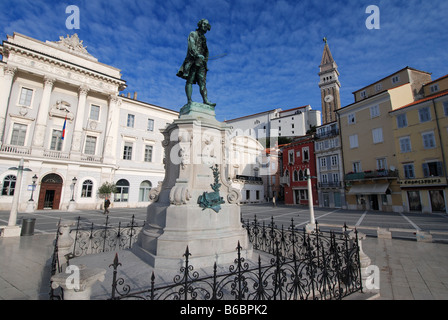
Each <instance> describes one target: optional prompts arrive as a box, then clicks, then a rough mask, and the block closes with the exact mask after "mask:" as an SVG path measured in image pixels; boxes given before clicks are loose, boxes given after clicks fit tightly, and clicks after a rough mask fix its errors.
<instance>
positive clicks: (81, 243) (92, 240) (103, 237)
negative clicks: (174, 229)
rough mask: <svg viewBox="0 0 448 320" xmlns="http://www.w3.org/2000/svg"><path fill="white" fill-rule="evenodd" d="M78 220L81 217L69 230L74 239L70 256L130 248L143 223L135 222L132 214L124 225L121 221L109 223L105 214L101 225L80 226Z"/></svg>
mask: <svg viewBox="0 0 448 320" xmlns="http://www.w3.org/2000/svg"><path fill="white" fill-rule="evenodd" d="M80 222H81V217H78V219H77V223H76V228H75V229H73V230H70V233H71V234H73V235H74V240H75V242H74V245H73V254H72V257H80V256H83V255H87V254H95V253H102V252H109V251H117V250H123V249H128V248H131V247H132V245H133V244H134V243H135V242H136V241H137V236H136V235H137V234H138V233H139V232H140V231H141V229H142V228H143V226H144V224H145V223H143V224H140V225H139V224H138V223H136V222H135V217H134V215H133V216H132V218H131V222H130V223H128V224H127V225H126V226H124V227H123V226H122V225H121V222H119V223H118V226H112V225H110V224H109V216H106V220H105V223H104V225H102V226H98V225H94V224H93V223H92V224H91V225H90V226H89V227H81V226H80Z"/></svg>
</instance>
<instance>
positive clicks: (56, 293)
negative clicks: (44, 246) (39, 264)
mask: <svg viewBox="0 0 448 320" xmlns="http://www.w3.org/2000/svg"><path fill="white" fill-rule="evenodd" d="M60 224H61V220H59V222H58V228H57V230H56V238H55V239H54V247H53V255H52V256H51V264H50V279H51V277H52V276H54V275H55V274H56V273H59V272H62V270H61V265H60V263H59V256H58V251H59V248H58V241H59V226H60ZM49 295H50V300H63V299H64V292H63V290H62V288H57V289H54V288H53V286H52V281H51V280H50V293H49Z"/></svg>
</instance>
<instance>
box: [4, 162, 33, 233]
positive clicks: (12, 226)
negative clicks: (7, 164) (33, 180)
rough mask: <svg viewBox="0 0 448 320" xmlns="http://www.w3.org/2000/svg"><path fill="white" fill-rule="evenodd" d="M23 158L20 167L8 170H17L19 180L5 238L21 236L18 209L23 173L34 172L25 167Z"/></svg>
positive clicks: (5, 229) (17, 180) (5, 230)
mask: <svg viewBox="0 0 448 320" xmlns="http://www.w3.org/2000/svg"><path fill="white" fill-rule="evenodd" d="M23 162H24V160H23V158H22V159H20V162H19V166H18V167H11V168H9V169H8V170H17V179H16V185H15V190H14V197H13V199H12V206H11V212H10V213H9V220H8V226H7V227H5V228H3V231H2V236H3V237H15V236H19V235H20V229H21V228H20V226H17V209H18V207H19V198H20V189H21V185H22V176H23V171H32V170H31V169H29V168H24V167H23Z"/></svg>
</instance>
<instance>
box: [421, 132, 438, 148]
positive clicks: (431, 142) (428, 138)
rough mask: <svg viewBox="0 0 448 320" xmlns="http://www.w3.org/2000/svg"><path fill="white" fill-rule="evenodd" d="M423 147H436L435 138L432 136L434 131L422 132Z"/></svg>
mask: <svg viewBox="0 0 448 320" xmlns="http://www.w3.org/2000/svg"><path fill="white" fill-rule="evenodd" d="M422 138H423V147H424V148H425V149H432V148H435V147H436V139H435V138H434V132H424V133H422Z"/></svg>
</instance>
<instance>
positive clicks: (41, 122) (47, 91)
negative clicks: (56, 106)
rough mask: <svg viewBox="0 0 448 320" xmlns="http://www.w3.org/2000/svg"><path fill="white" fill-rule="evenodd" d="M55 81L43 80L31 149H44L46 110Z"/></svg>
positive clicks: (46, 78)
mask: <svg viewBox="0 0 448 320" xmlns="http://www.w3.org/2000/svg"><path fill="white" fill-rule="evenodd" d="M54 82H55V79H52V78H48V77H45V78H44V91H43V94H42V100H41V102H40V107H39V112H38V115H37V121H36V128H35V129H34V137H33V147H37V148H41V149H43V147H44V139H45V130H46V127H47V121H48V110H49V108H50V97H51V92H52V90H53V85H54Z"/></svg>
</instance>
